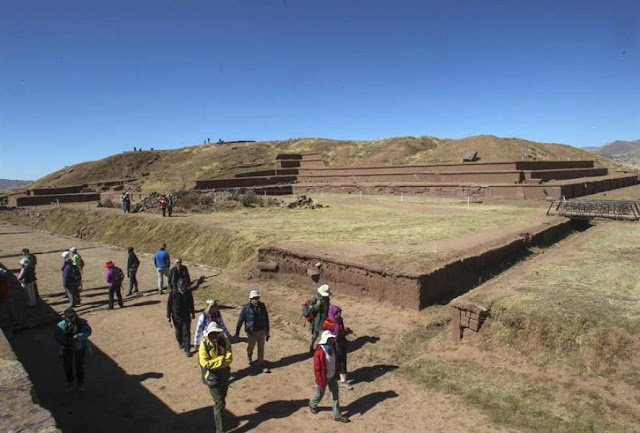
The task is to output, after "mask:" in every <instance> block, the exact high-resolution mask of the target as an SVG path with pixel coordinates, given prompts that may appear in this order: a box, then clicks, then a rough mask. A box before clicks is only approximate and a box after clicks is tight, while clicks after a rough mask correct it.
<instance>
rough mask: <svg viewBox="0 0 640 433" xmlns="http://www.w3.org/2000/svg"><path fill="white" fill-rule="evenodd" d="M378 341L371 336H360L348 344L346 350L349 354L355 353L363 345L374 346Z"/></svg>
mask: <svg viewBox="0 0 640 433" xmlns="http://www.w3.org/2000/svg"><path fill="white" fill-rule="evenodd" d="M378 341H380V337H376V336H373V335H362V336H360V337H358V338H356V339H355V340H353V341H351V342H349V346H348V350H349V352H355V351H356V350H358V349H361V348H362V346H364V345H365V344H367V343H369V344H376V343H377V342H378Z"/></svg>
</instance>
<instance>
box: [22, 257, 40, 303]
mask: <svg viewBox="0 0 640 433" xmlns="http://www.w3.org/2000/svg"><path fill="white" fill-rule="evenodd" d="M22 257H23V258H25V259H27V260H29V266H31V267H32V268H33V281H34V283H33V291H34V292H35V294H36V302H37V301H38V300H39V299H40V293H39V292H38V277H37V276H36V266H37V265H38V258H37V257H36V255H35V254H33V253H32V252H31V251H29V248H23V249H22Z"/></svg>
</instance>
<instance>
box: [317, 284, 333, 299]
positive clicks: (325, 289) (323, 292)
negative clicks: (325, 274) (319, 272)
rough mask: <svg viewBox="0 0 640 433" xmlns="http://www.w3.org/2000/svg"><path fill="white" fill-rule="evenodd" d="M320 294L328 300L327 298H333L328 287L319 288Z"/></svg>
mask: <svg viewBox="0 0 640 433" xmlns="http://www.w3.org/2000/svg"><path fill="white" fill-rule="evenodd" d="M318 294H319V295H320V296H324V297H325V298H326V297H327V296H331V289H330V288H329V286H328V285H326V284H323V285H322V286H320V287H318Z"/></svg>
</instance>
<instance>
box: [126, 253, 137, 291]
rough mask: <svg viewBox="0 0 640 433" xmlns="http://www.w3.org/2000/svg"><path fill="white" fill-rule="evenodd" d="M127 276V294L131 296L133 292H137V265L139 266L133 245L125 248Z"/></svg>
mask: <svg viewBox="0 0 640 433" xmlns="http://www.w3.org/2000/svg"><path fill="white" fill-rule="evenodd" d="M127 254H128V257H127V276H128V277H129V293H127V296H131V295H133V294H134V293H138V277H137V275H138V266H140V260H138V256H136V253H135V249H134V248H133V247H129V248H127Z"/></svg>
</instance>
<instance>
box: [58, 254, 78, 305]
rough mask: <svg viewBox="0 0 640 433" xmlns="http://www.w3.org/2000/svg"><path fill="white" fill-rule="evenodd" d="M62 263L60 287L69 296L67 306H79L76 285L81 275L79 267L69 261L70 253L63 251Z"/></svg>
mask: <svg viewBox="0 0 640 433" xmlns="http://www.w3.org/2000/svg"><path fill="white" fill-rule="evenodd" d="M62 258H63V259H64V264H63V265H62V268H61V269H60V271H62V287H64V290H65V292H66V293H67V298H69V306H68V308H74V307H78V306H80V291H79V289H78V286H79V284H80V280H81V278H82V277H81V276H80V269H78V267H77V266H76V265H74V264H73V262H72V261H71V253H70V252H69V251H65V252H64V253H62Z"/></svg>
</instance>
